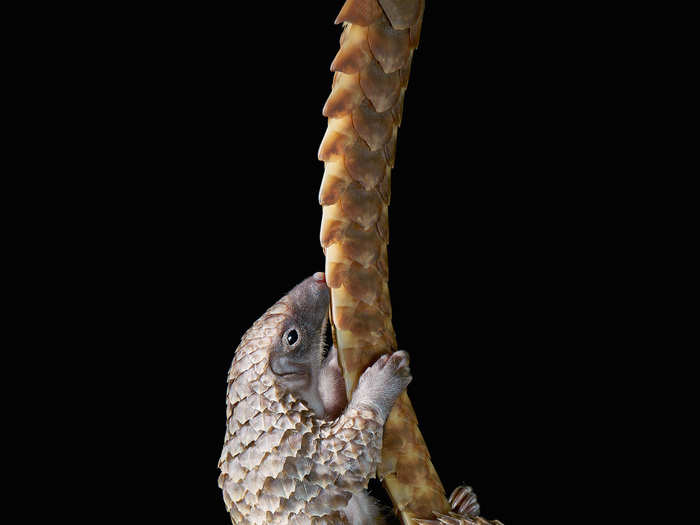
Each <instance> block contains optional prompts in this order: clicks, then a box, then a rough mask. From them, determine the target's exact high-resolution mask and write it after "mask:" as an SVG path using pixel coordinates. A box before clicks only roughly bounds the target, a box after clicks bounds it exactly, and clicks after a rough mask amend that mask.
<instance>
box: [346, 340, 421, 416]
mask: <svg viewBox="0 0 700 525" xmlns="http://www.w3.org/2000/svg"><path fill="white" fill-rule="evenodd" d="M411 379H412V377H411V370H410V368H409V366H408V353H406V352H404V351H399V352H394V353H393V354H386V355H383V356H381V357H380V358H379V359H378V360H377V361H376V362H375V363H374V364H373V365H372V366H370V367H369V368H368V369H367V370H365V372H364V373H363V374H362V376H361V377H360V382H359V383H358V385H357V390H356V391H355V395H354V396H353V401H355V402H356V403H359V404H362V405H366V406H369V407H371V408H373V409H374V410H375V411H376V412H377V413H378V415H379V417H380V418H381V419H382V421H386V418H387V416H388V415H389V412H390V411H391V407H392V406H394V402H395V401H396V398H397V397H399V395H400V394H401V392H403V390H404V389H405V388H406V387H407V386H408V384H409V383H410V382H411Z"/></svg>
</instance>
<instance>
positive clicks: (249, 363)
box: [219, 272, 411, 525]
mask: <svg viewBox="0 0 700 525" xmlns="http://www.w3.org/2000/svg"><path fill="white" fill-rule="evenodd" d="M329 300H330V295H329V291H328V287H327V285H326V282H325V276H324V274H323V273H320V272H319V273H316V274H314V275H313V276H312V277H309V278H307V279H306V280H304V281H302V282H301V283H300V284H299V285H297V286H296V287H295V288H294V289H292V290H291V291H290V292H289V293H288V294H287V295H286V296H284V297H283V298H282V299H280V300H279V301H278V302H277V303H275V304H274V305H273V306H272V307H271V308H270V309H269V310H267V312H265V314H264V315H263V316H262V317H261V318H260V319H258V320H257V321H256V322H255V323H254V324H253V326H252V327H251V328H250V329H249V330H248V331H247V332H246V333H245V334H244V335H243V338H242V340H241V343H240V345H239V346H238V349H237V350H236V353H235V357H234V359H233V363H232V365H231V369H230V371H229V374H228V390H227V411H226V417H227V427H226V436H225V443H224V448H223V451H222V454H221V459H220V460H219V468H220V469H221V475H220V476H219V486H220V487H221V488H222V489H223V495H224V501H225V504H226V508H227V510H228V511H229V513H230V515H231V520H232V521H233V523H241V524H263V523H270V524H329V525H330V524H360V523H382V522H383V518H382V517H381V516H380V515H379V511H378V506H377V504H376V503H375V502H374V501H373V500H372V499H371V498H370V497H369V496H368V495H367V493H366V492H365V489H366V487H367V484H368V482H369V480H370V479H371V478H372V477H374V476H375V474H376V470H377V466H378V464H379V462H380V461H381V457H380V456H381V447H382V431H383V426H384V423H385V421H386V418H387V416H388V414H389V412H390V411H391V408H392V406H393V404H394V401H396V398H397V397H398V396H399V394H400V393H401V392H402V391H403V390H404V389H405V388H406V386H407V385H408V383H409V382H410V381H411V375H410V371H409V366H408V354H407V353H406V352H403V351H399V352H395V353H393V354H385V355H383V356H381V357H380V358H379V359H378V360H377V361H376V362H375V363H374V364H372V366H370V367H369V368H367V370H365V372H364V373H363V374H362V376H361V378H360V380H359V383H358V386H357V389H356V390H355V391H354V393H353V395H352V399H351V400H350V402H349V403H347V402H346V397H345V384H344V381H343V378H342V374H341V371H340V368H339V367H338V363H337V357H336V352H335V349H332V350H331V351H330V352H329V353H328V355H327V356H326V357H325V358H324V356H323V351H324V339H325V329H326V325H327V320H328V305H329Z"/></svg>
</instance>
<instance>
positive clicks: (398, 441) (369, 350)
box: [318, 0, 497, 525]
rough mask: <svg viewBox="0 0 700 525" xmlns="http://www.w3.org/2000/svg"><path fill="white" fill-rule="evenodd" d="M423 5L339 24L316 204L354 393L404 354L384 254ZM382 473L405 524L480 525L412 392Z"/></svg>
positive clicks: (397, 413) (359, 1) (369, 12)
mask: <svg viewBox="0 0 700 525" xmlns="http://www.w3.org/2000/svg"><path fill="white" fill-rule="evenodd" d="M424 8H425V0H346V1H345V3H344V4H343V6H342V8H341V10H340V13H339V15H338V17H337V19H336V23H343V25H344V27H343V32H342V35H341V37H340V50H339V51H338V53H337V54H336V56H335V59H334V60H333V62H332V64H331V70H332V71H333V72H334V75H333V83H332V87H331V94H330V96H329V97H328V100H327V101H326V103H325V106H324V107H323V114H324V115H325V116H326V117H328V128H327V130H326V133H325V135H324V137H323V140H322V142H321V145H320V148H319V152H318V157H319V160H322V161H323V162H324V163H325V169H324V175H323V181H322V182H321V189H320V193H319V201H320V204H321V205H322V206H323V216H322V220H321V245H322V247H323V252H324V254H325V256H326V268H325V271H326V275H327V281H328V285H329V287H330V288H331V303H332V308H331V322H332V326H333V340H334V342H335V343H336V345H337V347H338V355H339V363H340V366H341V368H342V372H343V375H344V380H345V385H346V390H347V395H348V396H350V395H351V394H352V392H353V390H354V389H355V388H356V386H357V385H358V381H359V379H360V378H361V374H362V373H363V371H364V370H365V369H366V368H367V367H368V366H369V365H370V364H371V363H372V362H374V361H375V360H376V359H377V358H378V357H379V356H381V355H383V354H385V353H386V352H391V351H392V350H394V349H396V348H397V343H396V337H395V334H394V329H393V326H392V321H391V315H392V313H391V312H392V311H391V301H390V298H389V266H388V256H387V245H388V242H389V219H388V217H389V214H388V208H389V201H390V197H391V170H392V168H393V167H394V160H395V152H396V140H397V134H398V128H399V126H400V125H401V118H402V113H403V105H404V94H405V92H406V88H407V85H408V78H409V73H410V70H411V61H412V58H413V53H414V50H415V49H416V47H417V46H418V41H419V38H420V32H421V27H422V23H423V12H424ZM379 476H380V478H382V480H383V483H384V486H385V488H386V489H387V492H388V493H389V496H390V497H391V500H392V502H393V504H394V508H395V511H396V513H397V514H398V515H399V517H400V518H401V520H402V522H403V523H404V524H406V525H408V524H410V523H412V522H414V520H417V519H422V520H425V519H430V518H433V517H438V518H439V519H446V520H448V521H445V523H454V524H455V525H456V524H459V523H472V521H468V520H475V519H478V520H482V519H481V518H474V516H475V514H476V513H477V511H478V506H476V505H472V506H469V505H468V506H467V507H463V506H460V503H459V502H460V501H463V500H464V497H463V498H461V499H460V497H459V495H460V494H462V495H464V494H466V492H465V491H466V490H467V489H466V487H458V488H457V489H456V490H455V491H454V492H453V495H452V497H451V498H450V500H449V501H448V499H447V498H446V497H445V489H444V488H443V485H442V483H441V481H440V478H439V477H438V475H437V472H436V471H435V468H434V467H433V464H432V462H431V460H430V454H429V452H428V448H427V446H426V444H425V441H424V440H423V436H422V434H421V432H420V430H419V428H418V420H417V418H416V414H415V412H414V410H413V407H412V405H411V401H410V399H409V398H408V395H407V394H406V393H405V392H404V393H402V394H401V395H400V396H399V398H398V400H397V401H396V403H395V404H394V408H393V410H392V412H391V415H390V416H389V419H388V421H387V423H386V428H385V439H384V445H383V451H382V461H381V463H380V466H379ZM469 493H470V494H471V492H469ZM472 496H473V494H472ZM472 496H470V498H471V497H472ZM470 498H468V499H470ZM460 509H462V510H460ZM467 509H471V510H470V511H469V512H468V511H467ZM452 511H457V513H458V514H461V518H460V517H455V515H448V513H450V512H452ZM458 519H461V520H462V521H457V520H458ZM450 520H452V521H450ZM421 523H438V522H437V521H432V522H431V521H421ZM480 523H488V522H486V521H484V520H482V521H481V522H480ZM494 523H497V522H494Z"/></svg>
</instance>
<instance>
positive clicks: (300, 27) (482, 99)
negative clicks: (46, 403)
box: [75, 2, 624, 525]
mask: <svg viewBox="0 0 700 525" xmlns="http://www.w3.org/2000/svg"><path fill="white" fill-rule="evenodd" d="M280 4H281V5H277V4H275V5H274V6H271V5H269V4H266V3H260V4H259V5H246V6H245V7H242V6H237V7H236V8H235V9H234V10H233V11H231V10H230V9H229V10H226V11H221V12H218V11H216V10H212V11H205V10H198V11H192V10H191V8H188V9H187V10H182V11H178V10H177V8H174V7H169V8H168V9H167V10H163V11H157V12H138V11H137V12H129V13H120V16H122V17H125V18H126V19H128V23H126V24H124V26H123V28H121V27H120V28H119V30H118V31H117V36H118V37H117V38H116V39H115V41H114V42H113V43H112V44H111V46H109V48H108V49H106V50H104V51H103V52H101V53H99V55H100V56H99V57H96V61H97V64H96V67H95V69H94V75H88V76H89V77H90V81H89V82H88V83H87V84H86V86H85V87H84V91H85V96H86V97H89V98H91V99H92V97H95V108H96V109H95V112H94V114H93V115H91V116H90V117H89V118H88V124H87V129H86V139H85V144H84V149H85V150H86V152H89V153H90V154H91V155H94V158H96V159H99V174H100V176H99V181H98V182H95V183H94V186H92V187H90V186H89V187H88V189H89V190H90V191H92V198H91V201H90V204H88V207H89V208H90V211H89V212H88V216H87V217H86V216H84V215H79V216H76V217H75V219H76V223H79V224H81V228H84V229H85V239H84V240H85V242H86V244H87V245H88V246H89V251H90V258H89V259H88V260H87V261H86V262H85V263H84V264H85V266H84V271H85V272H86V273H90V272H94V271H95V270H94V268H95V267H100V268H108V270H107V271H106V272H104V273H103V272H102V270H98V273H99V278H98V279H99V280H98V283H100V285H104V286H102V287H100V286H98V287H97V288H98V289H96V290H95V292H94V293H95V294H104V291H105V289H106V290H108V292H107V295H108V296H109V297H110V299H109V300H108V302H109V303H110V306H109V308H108V310H107V311H106V312H105V311H103V310H101V311H100V312H99V313H97V312H92V313H91V316H94V318H96V319H98V321H95V322H94V323H93V324H92V327H93V328H94V330H95V332H96V333H99V334H104V331H105V329H108V330H111V331H112V333H114V334H115V335H114V339H115V341H116V348H115V351H114V354H113V355H114V356H115V361H119V363H120V364H121V365H122V366H123V372H122V373H120V374H119V380H118V384H119V386H120V387H123V390H120V392H126V393H128V394H129V399H130V401H131V402H130V403H128V404H124V403H123V400H122V399H120V398H118V399H117V400H115V401H114V403H113V404H112V405H111V407H112V409H113V410H115V411H116V412H118V413H120V414H121V415H123V416H125V417H126V421H127V422H126V423H125V424H121V425H119V429H118V430H119V435H120V436H122V437H123V440H124V442H125V443H128V444H129V445H130V446H131V447H134V448H135V449H136V451H137V454H136V456H135V457H137V458H144V459H143V460H141V459H138V460H137V461H136V462H135V464H134V466H133V475H132V479H133V487H134V488H133V490H134V493H135V494H138V497H139V498H143V500H144V501H145V502H148V503H149V504H153V503H155V507H156V508H155V511H154V512H155V513H154V516H160V517H161V518H162V516H163V514H162V513H163V512H166V511H167V510H168V509H169V510H171V511H173V510H174V513H175V516H176V517H178V518H181V519H182V521H183V522H190V523H194V522H197V523H212V524H215V523H216V524H218V523H221V524H222V525H223V524H225V523H229V518H228V516H227V513H226V512H225V508H224V504H223V499H222V497H221V494H220V490H219V488H218V487H217V476H218V469H217V461H218V458H219V453H220V450H221V446H222V443H223V437H224V425H225V403H224V396H225V388H226V373H227V370H228V367H229V365H230V362H231V359H232V357H233V351H234V349H235V347H236V346H237V344H238V341H239V338H240V336H241V335H242V334H243V332H244V331H245V330H246V329H247V328H248V327H249V326H250V325H251V324H252V323H253V322H254V321H255V319H257V317H258V316H260V315H261V314H262V313H263V312H264V311H265V309H266V308H267V307H269V306H270V305H271V304H273V302H274V301H276V300H277V299H278V298H279V297H280V296H281V295H283V294H284V293H286V291H288V290H289V289H290V288H291V287H293V286H294V285H295V284H296V283H297V282H299V281H301V280H302V279H303V278H305V277H307V276H309V275H311V274H312V273H313V272H316V271H320V270H323V266H324V258H323V254H322V251H321V248H320V245H319V240H318V232H319V226H320V218H321V208H320V206H319V205H318V189H319V184H320V181H321V176H322V173H323V164H322V163H321V162H319V161H318V160H317V158H316V153H317V149H318V145H319V144H320V141H321V138H322V136H323V133H324V131H325V127H326V119H325V118H324V117H323V116H322V115H321V108H322V106H323V104H324V102H325V100H326V98H327V96H328V93H329V92H330V83H331V79H332V75H331V73H330V71H329V65H330V63H331V61H332V59H333V57H334V55H335V53H336V51H337V47H338V43H337V39H338V37H339V35H340V28H339V27H338V26H334V25H333V23H332V22H333V20H334V18H335V16H336V14H337V11H338V9H339V6H340V2H314V3H313V4H310V3H305V4H303V5H297V6H294V5H290V4H291V3H287V2H285V3H280ZM460 5H461V3H460ZM561 16H562V19H563V20H570V19H571V17H572V16H574V15H572V14H571V13H562V14H561ZM99 30H100V28H99V27H97V29H96V30H95V31H96V33H98V32H99ZM566 32H567V27H566V24H563V25H562V24H559V25H552V24H550V23H549V22H548V20H547V19H546V18H545V13H544V12H537V11H533V10H532V8H531V7H530V8H529V10H528V11H524V10H523V9H519V8H514V7H512V6H510V7H508V8H507V9H506V8H504V7H501V6H498V5H494V6H491V7H484V6H461V7H457V6H456V5H455V3H453V2H430V3H429V4H428V6H427V9H426V13H425V18H424V23H423V30H422V36H421V44H420V47H419V48H418V50H417V51H416V53H415V55H414V59H413V67H412V73H411V80H410V82H409V88H408V92H407V95H406V100H405V106H404V119H403V124H402V127H401V129H400V132H399V138H398V145H397V160H396V168H395V170H394V172H393V179H392V202H391V207H390V229H391V241H390V251H389V264H390V289H391V296H392V303H393V310H394V325H395V329H396V333H397V338H398V343H399V347H400V348H402V349H406V350H407V351H408V352H409V353H410V355H411V366H412V370H413V376H414V380H413V383H412V384H411V385H410V386H409V395H410V397H411V400H412V402H413V405H414V407H415V410H416V413H417V415H418V419H419V421H420V427H421V430H422V432H423V435H424V437H425V440H426V442H427V445H428V448H429V450H430V452H431V454H432V459H433V464H434V465H435V467H436V469H437V471H438V473H439V475H440V477H441V479H442V481H443V484H444V486H445V488H446V490H447V491H448V493H449V491H451V490H452V489H453V488H454V487H455V486H457V485H458V484H460V483H466V484H469V485H471V486H473V487H474V489H475V491H476V493H477V495H478V497H479V500H480V502H481V506H482V510H483V514H484V515H485V516H486V517H490V518H492V519H500V520H502V521H503V522H504V523H507V524H510V523H531V522H533V518H532V516H533V501H537V500H538V498H540V497H541V494H542V493H543V492H547V491H549V490H555V489H558V490H564V491H566V488H565V487H564V488H563V489H562V485H565V483H564V482H562V480H561V478H560V475H559V473H558V472H559V470H560V469H562V468H564V469H565V468H566V465H567V462H568V461H570V460H571V454H572V452H571V449H572V448H573V444H572V439H573V438H572V435H571V433H570V430H571V429H570V428H569V425H570V423H569V422H568V421H569V420H568V416H569V415H570V413H571V412H575V411H581V410H583V409H582V408H581V406H580V405H579V404H578V403H579V401H578V397H577V396H576V395H574V396H573V397H571V386H572V385H574V384H576V383H577V381H578V380H579V379H578V372H579V370H580V369H581V368H582V367H583V366H585V361H586V359H587V358H586V352H587V351H590V348H591V347H592V345H593V344H595V341H596V340H598V341H599V336H600V334H601V333H602V332H603V331H605V329H606V326H607V325H608V324H610V323H612V322H613V321H612V319H611V315H610V310H611V309H613V308H614V303H615V301H616V298H615V294H614V292H613V293H612V294H610V293H608V295H607V297H606V300H605V305H603V306H600V305H599V306H598V308H592V307H591V306H590V305H591V303H592V302H593V301H596V300H597V299H598V298H599V297H598V296H599V294H600V287H601V284H602V281H601V279H602V276H601V272H602V270H601V268H602V267H603V266H604V265H607V267H608V271H610V267H611V265H612V262H611V261H610V257H609V250H608V248H609V246H610V245H614V244H615V243H618V242H622V241H621V237H620V236H618V235H617V234H616V232H605V234H604V235H600V233H601V231H602V229H604V226H603V223H604V222H605V219H606V217H607V216H608V214H609V213H610V212H609V210H608V209H607V206H608V204H609V201H608V199H613V198H614V197H613V195H614V194H615V192H616V191H617V188H616V187H612V185H611V183H610V182H609V181H608V179H607V178H606V176H605V173H604V171H605V170H604V169H602V168H603V167H606V168H607V166H606V165H605V161H604V155H605V151H606V149H607V148H609V147H610V146H609V143H608V142H605V141H600V140H599V138H598V135H597V134H595V133H593V132H592V131H591V126H592V125H593V124H595V123H596V118H597V117H596V115H597V113H596V112H597V110H598V109H597V108H598V105H597V104H598V102H599V98H597V95H596V93H597V91H598V90H599V89H600V83H601V82H602V80H601V77H600V76H598V77H596V76H593V77H591V76H587V75H583V74H581V73H580V71H581V70H582V69H583V68H585V67H587V63H586V59H585V58H583V55H582V52H583V50H582V49H580V48H579V47H578V44H577V43H576V42H569V43H568V45H567V46H558V45H557V44H556V42H558V41H560V40H561V38H563V35H564V34H565V33H566ZM76 45H77V46H78V47H79V48H80V49H87V48H89V42H76ZM95 93H99V95H97V96H95ZM93 128H94V130H95V134H94V135H93V136H91V131H92V130H93ZM96 166H97V165H96ZM105 215H107V216H109V219H108V220H107V221H99V223H98V224H90V223H91V217H95V216H100V217H104V216H105ZM616 227H617V228H622V227H624V226H619V225H618V226H616ZM93 228H94V230H93ZM95 237H99V239H100V240H99V241H98V242H95V241H94V239H95ZM112 297H113V301H112V300H111V298H112ZM88 309H89V304H88ZM100 337H101V339H103V338H104V336H103V335H101V336H100ZM578 434H579V435H580V432H578ZM136 487H140V488H138V489H137V488H136ZM192 520H194V521H192Z"/></svg>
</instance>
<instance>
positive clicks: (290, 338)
mask: <svg viewBox="0 0 700 525" xmlns="http://www.w3.org/2000/svg"><path fill="white" fill-rule="evenodd" d="M298 339H299V334H298V333H297V331H296V330H294V329H292V330H290V331H289V332H287V344H288V345H289V346H292V345H293V344H294V343H296V342H297V340H298Z"/></svg>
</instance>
